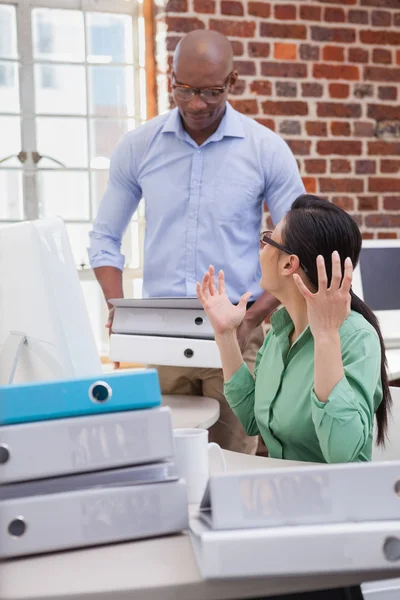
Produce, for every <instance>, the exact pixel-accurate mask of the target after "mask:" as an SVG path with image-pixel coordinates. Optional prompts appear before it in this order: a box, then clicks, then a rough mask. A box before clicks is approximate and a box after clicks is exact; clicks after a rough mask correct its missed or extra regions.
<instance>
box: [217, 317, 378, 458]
mask: <svg viewBox="0 0 400 600" xmlns="http://www.w3.org/2000/svg"><path fill="white" fill-rule="evenodd" d="M293 327H294V326H293V322H292V320H291V318H290V316H289V314H288V312H287V311H286V309H285V308H282V309H280V310H279V311H277V312H276V313H274V314H273V315H272V317H271V329H270V331H269V332H268V335H267V336H266V338H265V341H264V344H263V346H262V347H261V349H260V350H259V352H258V355H257V361H256V367H255V377H253V376H252V374H251V373H250V371H249V369H248V367H247V365H246V364H245V363H243V364H242V366H241V367H240V368H239V369H238V370H237V371H236V373H234V375H233V376H232V377H231V378H230V379H229V381H227V382H226V383H225V386H224V391H225V396H226V399H227V400H228V402H229V404H230V406H231V408H232V410H233V412H234V413H235V415H236V416H237V417H238V419H239V421H240V422H241V424H242V425H243V427H244V429H245V431H246V432H247V434H248V435H257V434H261V436H262V438H263V440H264V442H265V445H266V446H267V448H268V453H269V456H271V457H272V458H286V459H290V460H301V461H310V462H323V463H325V462H326V463H340V462H352V461H368V460H371V454H372V444H373V424H374V414H375V411H376V409H377V408H378V406H379V404H380V403H381V401H382V384H381V376H380V369H381V348H380V344H379V338H378V335H377V333H376V331H375V329H374V328H373V327H372V325H370V324H369V323H368V322H367V321H366V319H364V317H363V316H362V315H360V314H359V313H357V312H354V311H352V312H351V314H350V316H349V317H348V318H347V319H346V320H345V322H344V323H343V325H342V326H341V328H340V330H339V336H340V343H341V349H342V359H343V366H344V372H345V376H344V377H343V379H342V380H341V381H339V383H338V384H337V385H336V386H335V387H334V389H333V390H332V392H331V394H330V396H329V398H328V400H327V402H319V401H318V399H317V397H316V396H315V394H314V340H313V337H312V334H311V331H310V328H309V327H307V328H306V329H305V330H304V331H303V333H302V334H301V335H300V336H299V337H298V338H297V340H296V341H295V342H294V344H293V345H292V346H290V341H289V336H290V334H291V332H292V331H293Z"/></svg>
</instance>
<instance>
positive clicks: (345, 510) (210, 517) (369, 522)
mask: <svg viewBox="0 0 400 600" xmlns="http://www.w3.org/2000/svg"><path fill="white" fill-rule="evenodd" d="M399 496H400V462H398V461H393V462H387V463H350V464H337V465H312V466H311V465H310V466H308V465H307V466H299V467H286V468H269V469H265V470H262V471H252V472H247V473H228V474H223V475H215V476H212V477H211V478H210V480H209V483H208V487H207V489H206V492H205V495H204V497H203V500H202V502H201V505H200V510H199V513H198V515H197V516H195V517H194V518H193V519H191V522H190V535H191V540H192V544H193V548H194V551H195V554H196V558H197V561H198V564H199V568H200V571H201V573H202V575H203V577H205V578H206V579H219V578H224V577H228V578H231V577H259V576H289V575H306V574H308V575H309V574H317V573H335V572H341V573H346V572H351V571H358V572H367V571H368V572H369V577H368V579H370V578H371V573H373V572H374V571H376V572H378V571H383V570H394V571H397V576H398V573H399V571H400V504H399V502H400V500H399ZM396 598H397V596H396ZM371 600H372V599H371Z"/></svg>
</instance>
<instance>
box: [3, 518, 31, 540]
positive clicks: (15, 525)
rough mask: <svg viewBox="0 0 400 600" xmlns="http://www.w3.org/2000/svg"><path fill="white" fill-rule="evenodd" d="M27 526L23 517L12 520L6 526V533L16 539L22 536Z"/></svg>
mask: <svg viewBox="0 0 400 600" xmlns="http://www.w3.org/2000/svg"><path fill="white" fill-rule="evenodd" d="M26 528H27V525H26V523H25V521H24V517H17V518H16V519H13V520H12V521H11V523H10V524H9V526H8V533H9V534H10V535H11V536H12V537H14V538H16V537H21V536H23V535H24V533H25V531H26Z"/></svg>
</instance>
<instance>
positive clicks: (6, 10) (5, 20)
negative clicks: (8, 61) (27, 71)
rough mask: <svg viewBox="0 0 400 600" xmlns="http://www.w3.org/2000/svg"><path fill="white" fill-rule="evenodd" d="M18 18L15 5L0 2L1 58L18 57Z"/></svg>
mask: <svg viewBox="0 0 400 600" xmlns="http://www.w3.org/2000/svg"><path fill="white" fill-rule="evenodd" d="M17 57H18V54H17V19H16V13H15V8H14V6H10V5H8V4H0V58H17Z"/></svg>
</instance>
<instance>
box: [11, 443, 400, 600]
mask: <svg viewBox="0 0 400 600" xmlns="http://www.w3.org/2000/svg"><path fill="white" fill-rule="evenodd" d="M224 454H225V458H226V462H227V468H228V470H229V471H238V470H243V469H246V468H247V469H249V468H253V469H254V468H262V467H263V466H268V467H274V466H280V467H281V466H284V465H287V466H289V465H293V464H296V463H293V462H292V461H280V460H275V459H267V458H261V457H255V456H246V455H243V454H236V453H234V452H226V451H225V452H224ZM399 576H400V571H399V573H398V572H397V571H391V572H389V571H382V572H371V571H369V572H360V573H350V574H340V573H339V574H327V575H318V576H312V575H309V576H301V577H284V578H282V577H269V578H268V577H263V578H257V579H239V580H221V581H204V580H203V579H202V578H201V575H200V573H199V570H198V568H197V564H196V560H195V557H194V554H193V551H192V547H191V543H190V540H189V537H188V535H186V534H182V535H176V536H168V537H164V538H156V539H153V540H144V541H140V542H130V543H123V544H115V545H112V546H103V547H98V548H91V549H87V550H77V551H72V552H62V553H58V554H52V555H47V556H40V557H35V558H28V559H25V558H24V559H19V560H13V561H9V562H6V563H3V564H2V565H1V592H0V593H1V599H2V600H33V599H35V600H45V599H46V600H89V599H91V600H111V599H112V600H128V599H129V600H228V599H229V600H230V599H232V598H255V597H267V596H270V595H273V594H284V593H290V592H295V591H299V592H300V591H311V590H313V589H324V588H325V589H326V588H330V587H339V586H345V585H352V584H358V583H361V582H364V581H370V580H378V579H387V578H390V577H399Z"/></svg>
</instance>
